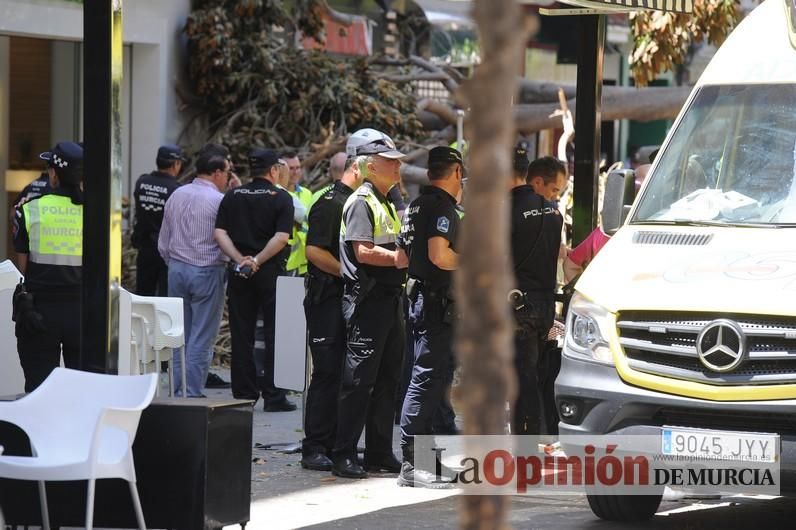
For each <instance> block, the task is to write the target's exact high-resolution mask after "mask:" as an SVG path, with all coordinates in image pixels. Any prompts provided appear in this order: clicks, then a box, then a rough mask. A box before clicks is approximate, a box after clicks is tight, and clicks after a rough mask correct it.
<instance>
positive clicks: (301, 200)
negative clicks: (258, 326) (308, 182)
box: [282, 151, 312, 276]
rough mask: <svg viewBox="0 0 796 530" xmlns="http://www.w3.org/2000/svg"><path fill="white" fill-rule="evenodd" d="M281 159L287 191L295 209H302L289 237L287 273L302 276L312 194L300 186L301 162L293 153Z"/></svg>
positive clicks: (304, 267)
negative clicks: (285, 173) (286, 177)
mask: <svg viewBox="0 0 796 530" xmlns="http://www.w3.org/2000/svg"><path fill="white" fill-rule="evenodd" d="M282 158H283V159H284V160H285V162H286V163H287V169H288V171H289V179H288V183H287V191H288V193H290V195H291V196H292V197H293V206H294V208H295V209H297V210H298V209H300V208H303V210H304V212H305V213H304V215H303V216H302V217H301V220H300V221H299V220H297V221H296V224H295V225H293V231H292V233H291V235H290V242H289V244H290V255H289V256H288V258H287V273H288V274H290V275H291V276H304V275H305V274H306V273H307V253H306V249H307V217H306V216H307V214H308V213H309V211H310V206H312V192H311V191H310V190H309V189H308V188H305V187H304V186H302V185H301V184H300V183H299V181H300V180H301V161H300V160H299V157H298V154H296V153H295V152H290V151H289V152H286V153H283V154H282Z"/></svg>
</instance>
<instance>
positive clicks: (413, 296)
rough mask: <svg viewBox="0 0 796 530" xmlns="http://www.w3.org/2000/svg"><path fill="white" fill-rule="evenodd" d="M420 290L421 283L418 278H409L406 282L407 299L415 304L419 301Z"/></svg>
mask: <svg viewBox="0 0 796 530" xmlns="http://www.w3.org/2000/svg"><path fill="white" fill-rule="evenodd" d="M419 289H420V281H419V280H417V279H416V278H409V279H408V280H406V298H408V299H409V301H410V302H412V303H414V302H415V300H417V293H418V291H419Z"/></svg>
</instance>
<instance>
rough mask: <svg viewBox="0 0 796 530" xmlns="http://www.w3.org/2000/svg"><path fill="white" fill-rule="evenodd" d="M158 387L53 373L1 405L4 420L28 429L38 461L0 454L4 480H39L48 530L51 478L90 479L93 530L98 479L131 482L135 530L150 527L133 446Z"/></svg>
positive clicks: (153, 379) (142, 379) (145, 380)
mask: <svg viewBox="0 0 796 530" xmlns="http://www.w3.org/2000/svg"><path fill="white" fill-rule="evenodd" d="M156 386H157V375H155V374H147V375H139V376H120V375H104V374H94V373H89V372H81V371H78V370H70V369H68V368H56V369H55V370H53V372H52V373H51V374H50V376H49V377H48V378H47V379H46V380H45V381H44V382H43V383H42V384H41V386H39V387H38V388H37V389H36V390H34V391H33V392H32V393H30V394H28V395H27V396H25V397H23V398H21V399H19V400H17V401H9V402H0V420H3V421H7V422H9V423H13V424H15V425H17V426H18V427H20V428H21V429H22V430H23V431H25V433H26V434H27V435H28V438H29V439H30V446H31V449H32V451H33V456H6V455H0V477H3V478H8V479H17V480H35V481H37V482H38V483H39V500H40V502H41V518H42V527H43V528H44V530H49V528H50V518H49V514H48V510H47V492H46V489H45V482H46V481H61V480H88V500H87V502H86V528H87V529H88V530H91V528H92V525H93V520H94V489H95V482H96V480H97V479H102V478H122V479H124V480H126V481H127V482H128V483H129V485H130V495H131V496H132V500H133V505H134V508H135V514H136V518H137V520H138V526H139V528H140V529H141V530H145V529H146V525H145V523H144V513H143V511H142V510H141V501H140V499H139V497H138V489H137V488H136V478H135V467H134V464H133V451H132V447H133V440H134V439H135V433H136V430H137V429H138V421H139V419H140V418H141V411H142V410H143V409H145V408H146V407H147V406H148V405H149V403H150V402H151V401H152V397H153V396H154V395H155V387H156ZM55 403H66V404H68V406H67V407H56V406H54V404H55Z"/></svg>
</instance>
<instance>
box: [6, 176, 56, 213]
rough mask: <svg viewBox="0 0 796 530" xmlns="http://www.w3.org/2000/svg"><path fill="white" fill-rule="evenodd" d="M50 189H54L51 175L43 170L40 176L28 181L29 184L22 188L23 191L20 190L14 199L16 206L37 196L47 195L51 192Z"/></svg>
mask: <svg viewBox="0 0 796 530" xmlns="http://www.w3.org/2000/svg"><path fill="white" fill-rule="evenodd" d="M50 191H52V188H51V187H50V175H49V174H48V173H47V172H46V171H43V172H42V174H41V175H39V177H38V178H36V179H33V180H32V181H31V182H29V183H28V185H27V186H25V187H24V188H22V191H20V192H19V195H17V199H16V200H15V201H14V208H16V207H18V206H21V205H23V204H25V203H26V202H28V201H30V200H33V199H35V198H36V197H41V196H42V195H47V194H48V193H50Z"/></svg>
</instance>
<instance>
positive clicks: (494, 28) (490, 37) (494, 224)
mask: <svg viewBox="0 0 796 530" xmlns="http://www.w3.org/2000/svg"><path fill="white" fill-rule="evenodd" d="M474 17H475V21H476V23H477V25H478V31H479V36H480V39H479V40H480V44H481V50H482V53H483V55H482V57H483V62H482V64H481V66H479V67H478V68H477V69H476V72H475V75H474V76H473V78H472V79H470V80H469V81H467V82H465V83H464V84H463V85H462V91H463V96H464V97H465V98H466V100H467V101H468V102H469V106H470V121H469V125H468V129H469V130H468V133H469V134H468V135H467V137H468V138H469V139H470V146H471V147H470V153H469V160H468V165H469V170H470V174H469V179H468V184H467V191H466V209H467V214H466V215H465V216H464V230H463V234H462V235H463V237H462V239H461V260H460V262H459V263H460V264H461V268H460V270H459V271H458V274H457V275H456V288H457V294H456V296H457V301H458V302H459V304H460V307H461V311H462V320H461V322H460V324H459V326H458V329H457V337H456V353H457V355H458V359H459V362H460V364H461V369H462V378H461V384H460V385H458V387H457V399H458V401H459V403H461V404H462V405H463V408H464V433H465V434H469V435H474V434H478V435H486V434H503V433H504V432H505V423H506V412H505V407H506V401H507V400H509V399H513V396H514V394H515V387H516V380H515V379H516V376H515V375H514V370H513V362H512V359H513V354H514V351H513V345H512V344H513V343H512V329H513V325H512V322H511V315H510V314H509V307H508V303H507V301H506V293H508V291H509V290H510V289H511V285H512V283H513V276H512V274H513V273H512V269H511V265H510V258H509V256H510V249H509V243H508V241H509V216H508V202H507V201H506V199H507V197H508V192H507V190H508V183H509V179H510V175H511V156H510V154H511V147H512V141H513V138H514V135H515V129H514V123H513V120H512V109H511V99H512V97H513V96H515V94H516V88H517V80H516V75H517V65H519V64H520V49H521V46H522V44H523V43H524V42H525V40H524V39H525V28H524V27H523V17H522V15H521V14H520V11H519V9H518V7H517V4H516V2H515V1H514V0H476V2H475V4H474ZM509 499H510V497H508V496H499V495H494V496H488V495H481V496H476V495H464V496H462V503H463V508H464V509H463V512H462V517H461V527H462V528H465V529H479V530H482V529H492V528H503V527H505V526H506V523H505V512H506V509H507V507H508V501H509Z"/></svg>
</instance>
